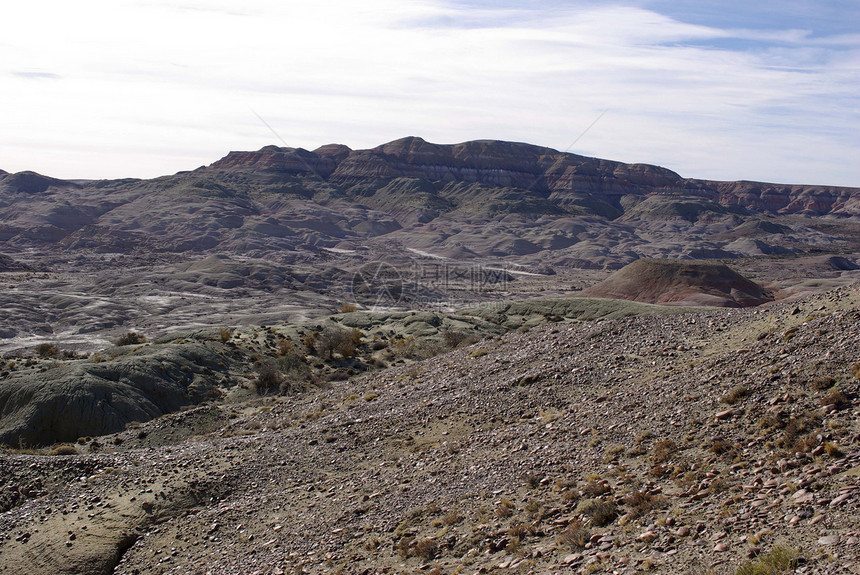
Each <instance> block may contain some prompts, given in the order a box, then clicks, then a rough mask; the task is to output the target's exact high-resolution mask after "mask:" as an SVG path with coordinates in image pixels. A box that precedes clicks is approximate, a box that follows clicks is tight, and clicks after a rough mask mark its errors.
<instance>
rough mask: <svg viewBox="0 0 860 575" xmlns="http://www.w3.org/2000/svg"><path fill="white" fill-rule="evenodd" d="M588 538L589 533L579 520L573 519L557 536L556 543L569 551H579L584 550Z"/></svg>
mask: <svg viewBox="0 0 860 575" xmlns="http://www.w3.org/2000/svg"><path fill="white" fill-rule="evenodd" d="M590 537H591V532H590V531H589V530H588V528H587V527H586V526H585V524H584V523H583V522H582V521H580V520H579V519H574V520H573V521H571V522H570V523H569V524H568V526H567V527H566V528H565V530H564V531H562V532H561V535H559V536H558V543H559V545H564V546H566V547H568V548H569V549H570V550H571V551H579V550H580V549H584V548H585V544H586V543H588V539H589V538H590Z"/></svg>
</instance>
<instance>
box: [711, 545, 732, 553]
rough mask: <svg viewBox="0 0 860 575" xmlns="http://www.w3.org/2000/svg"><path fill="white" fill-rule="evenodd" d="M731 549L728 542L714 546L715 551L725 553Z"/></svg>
mask: <svg viewBox="0 0 860 575" xmlns="http://www.w3.org/2000/svg"><path fill="white" fill-rule="evenodd" d="M728 550H729V546H728V544H727V543H717V544H716V546H714V553H724V552H726V551H728Z"/></svg>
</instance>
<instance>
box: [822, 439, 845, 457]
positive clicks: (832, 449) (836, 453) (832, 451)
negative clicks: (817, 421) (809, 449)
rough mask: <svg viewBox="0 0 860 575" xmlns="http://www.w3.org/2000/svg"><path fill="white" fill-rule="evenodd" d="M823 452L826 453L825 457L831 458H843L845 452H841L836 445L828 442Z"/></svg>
mask: <svg viewBox="0 0 860 575" xmlns="http://www.w3.org/2000/svg"><path fill="white" fill-rule="evenodd" d="M824 450H825V451H826V452H827V455H829V456H830V457H833V458H838V457H843V456H844V455H845V452H844V451H842V448H841V447H839V445H838V444H836V443H831V442H830V441H828V442H826V443H825V444H824Z"/></svg>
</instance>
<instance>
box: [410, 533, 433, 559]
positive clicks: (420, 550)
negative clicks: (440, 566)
mask: <svg viewBox="0 0 860 575" xmlns="http://www.w3.org/2000/svg"><path fill="white" fill-rule="evenodd" d="M438 552H439V546H438V545H437V544H436V541H434V540H433V539H430V538H429V537H428V538H426V539H421V540H420V541H418V542H416V543H415V554H416V555H418V556H419V557H423V558H424V559H426V560H428V561H432V560H433V559H435V558H436V554H437V553H438Z"/></svg>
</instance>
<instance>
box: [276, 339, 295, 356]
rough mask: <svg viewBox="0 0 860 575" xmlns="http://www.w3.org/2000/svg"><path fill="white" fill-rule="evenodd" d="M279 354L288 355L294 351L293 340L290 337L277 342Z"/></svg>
mask: <svg viewBox="0 0 860 575" xmlns="http://www.w3.org/2000/svg"><path fill="white" fill-rule="evenodd" d="M277 348H278V355H287V354H289V353H292V351H293V342H292V341H290V340H289V339H280V340H278V344H277Z"/></svg>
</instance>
